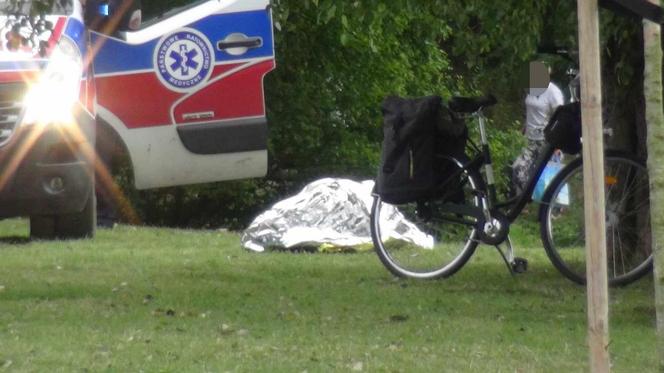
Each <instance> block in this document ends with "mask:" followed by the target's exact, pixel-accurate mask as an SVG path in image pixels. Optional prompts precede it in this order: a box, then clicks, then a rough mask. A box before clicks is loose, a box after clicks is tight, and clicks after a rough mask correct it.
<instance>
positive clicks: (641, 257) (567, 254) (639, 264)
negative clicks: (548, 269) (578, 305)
mask: <svg viewBox="0 0 664 373" xmlns="http://www.w3.org/2000/svg"><path fill="white" fill-rule="evenodd" d="M582 171H583V165H582V160H581V158H577V159H575V160H574V161H573V162H572V163H570V164H569V165H567V166H566V167H565V168H564V169H563V170H562V171H561V172H560V173H559V174H558V175H556V177H555V178H554V179H553V180H552V182H551V186H550V187H549V188H548V189H547V191H546V192H545V194H544V197H543V198H542V205H541V207H540V229H541V236H542V241H543V243H544V248H545V250H546V253H547V255H548V256H549V259H551V262H552V263H553V265H554V266H555V267H556V268H557V269H558V270H559V271H560V272H561V273H562V274H563V275H565V276H566V277H568V278H569V279H570V280H572V281H574V282H576V283H579V284H585V282H586V251H585V248H586V244H585V215H584V195H583V172H582ZM604 173H605V176H604V188H605V192H604V193H605V205H606V216H605V222H606V241H607V245H606V250H607V253H606V254H607V269H608V276H609V285H611V286H621V285H627V284H629V283H631V282H633V281H636V280H638V279H639V278H641V277H643V276H644V275H645V274H646V273H648V272H649V271H651V270H652V243H651V241H650V203H649V185H648V173H647V170H646V167H645V166H644V164H643V162H641V161H639V160H637V159H636V158H634V157H632V156H629V155H626V154H622V153H615V152H607V154H606V156H605V163H604Z"/></svg>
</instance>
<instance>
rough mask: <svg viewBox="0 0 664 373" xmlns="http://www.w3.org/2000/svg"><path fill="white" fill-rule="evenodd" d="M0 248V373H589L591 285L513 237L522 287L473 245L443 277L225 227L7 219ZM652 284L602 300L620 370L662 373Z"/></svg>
mask: <svg viewBox="0 0 664 373" xmlns="http://www.w3.org/2000/svg"><path fill="white" fill-rule="evenodd" d="M0 236H2V237H5V238H3V239H2V240H0V255H1V257H2V262H0V263H1V264H0V371H11V372H13V371H17V372H22V371H27V372H30V371H34V372H45V371H49V372H53V371H63V372H71V371H92V372H97V371H117V372H130V371H131V372H138V371H146V372H155V371H156V372H162V371H163V372H185V371H192V372H206V371H209V372H224V371H231V372H235V371H238V372H304V371H307V372H328V371H368V372H373V371H388V372H562V371H565V372H582V371H586V370H587V368H588V363H587V360H588V358H587V349H586V344H585V340H586V323H585V320H586V314H585V292H584V290H585V289H584V288H582V287H579V286H577V285H574V284H572V283H571V282H570V281H568V280H566V279H565V278H563V277H562V276H560V275H559V274H558V273H557V272H556V271H555V270H554V269H553V267H552V266H551V264H550V263H549V262H548V260H547V259H546V256H545V254H544V251H543V250H542V249H541V248H540V247H539V246H538V245H537V241H536V240H533V242H528V241H530V240H521V241H522V242H519V240H516V245H517V246H520V248H519V254H520V255H521V256H525V257H527V258H528V259H529V260H530V271H529V272H528V273H525V274H523V275H519V276H517V277H511V276H510V275H509V274H508V273H507V271H506V269H505V267H504V265H503V264H502V262H501V259H500V257H499V256H498V255H497V253H496V252H495V251H494V250H493V249H491V248H489V247H486V246H483V247H480V248H479V249H478V253H477V254H476V256H475V257H474V258H472V259H471V261H470V262H469V264H468V265H467V266H466V267H465V268H463V269H462V270H461V271H460V272H459V273H458V274H457V275H456V276H454V277H452V278H450V279H447V280H444V281H405V280H396V279H394V278H393V277H391V275H390V274H389V273H388V272H387V271H386V270H385V269H384V268H382V267H381V264H380V262H379V261H378V259H377V257H376V256H375V254H373V253H362V254H302V253H300V254H290V253H267V254H254V253H249V252H246V251H244V250H243V249H241V247H240V244H239V236H238V235H237V234H233V233H226V232H221V231H186V230H173V229H156V228H135V227H128V226H119V227H116V228H115V229H112V230H108V229H104V230H100V231H99V232H98V236H97V238H95V239H94V240H87V241H70V242H29V241H28V240H27V238H25V237H27V224H26V223H25V221H22V220H7V221H2V222H0ZM524 242H525V243H524ZM522 246H529V247H532V248H523V247H522ZM652 288H653V285H652V279H651V278H647V279H643V280H641V281H639V282H637V283H636V284H634V285H632V286H629V287H627V288H623V289H612V290H611V302H610V305H611V345H610V350H611V357H612V361H613V369H614V371H615V372H652V371H655V370H656V359H655V358H656V355H655V354H656V352H655V324H654V322H655V311H654V301H653V290H652Z"/></svg>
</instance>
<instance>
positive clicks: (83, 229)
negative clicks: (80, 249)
mask: <svg viewBox="0 0 664 373" xmlns="http://www.w3.org/2000/svg"><path fill="white" fill-rule="evenodd" d="M96 205H97V199H96V197H95V193H94V191H93V192H91V193H90V194H89V197H88V201H87V202H86V203H85V207H83V210H82V211H80V212H77V213H73V214H60V215H44V216H31V217H30V238H32V239H42V240H52V239H81V238H92V237H94V235H95V229H96V226H97V213H96Z"/></svg>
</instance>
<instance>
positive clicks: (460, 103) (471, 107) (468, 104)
mask: <svg viewBox="0 0 664 373" xmlns="http://www.w3.org/2000/svg"><path fill="white" fill-rule="evenodd" d="M496 103H498V100H496V98H495V97H494V96H493V95H491V94H490V95H487V96H483V97H452V99H451V100H450V101H449V103H448V105H449V107H450V110H452V111H456V112H457V113H474V112H476V111H478V110H479V109H482V108H485V107H489V106H493V105H495V104H496Z"/></svg>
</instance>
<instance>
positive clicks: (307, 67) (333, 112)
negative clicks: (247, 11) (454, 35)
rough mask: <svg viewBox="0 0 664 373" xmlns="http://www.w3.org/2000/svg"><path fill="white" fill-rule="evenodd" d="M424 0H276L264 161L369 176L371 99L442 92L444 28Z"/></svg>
mask: <svg viewBox="0 0 664 373" xmlns="http://www.w3.org/2000/svg"><path fill="white" fill-rule="evenodd" d="M431 10H432V7H431V5H430V4H422V3H421V2H415V1H407V0H400V1H393V2H389V3H380V4H378V5H375V4H373V3H362V2H345V1H333V0H320V1H309V0H307V1H284V0H281V1H278V2H276V3H275V7H274V17H275V22H276V29H277V31H276V41H275V43H276V46H277V70H276V71H275V72H273V73H271V74H270V75H269V76H268V78H267V80H266V90H267V105H268V117H269V119H270V124H271V132H270V139H271V150H272V154H273V166H274V167H276V168H277V169H295V170H298V172H297V174H298V176H297V177H298V178H299V179H300V180H306V179H311V178H314V177H318V176H322V175H326V174H327V175H349V174H350V175H361V176H362V177H373V174H374V172H375V168H376V166H377V161H378V153H379V142H380V138H381V130H380V122H381V116H380V102H381V101H382V99H383V98H384V97H385V96H387V95H391V94H400V95H411V96H416V95H418V96H419V95H426V94H440V95H443V96H449V95H450V92H451V90H452V87H454V84H455V79H454V76H453V74H452V72H451V69H450V66H449V60H448V58H447V55H446V53H445V52H444V51H443V50H441V49H440V48H439V45H440V43H441V42H442V41H443V40H445V38H447V37H448V36H449V34H450V32H451V30H450V29H449V27H447V25H446V23H445V22H444V21H442V20H441V19H439V18H437V17H435V16H433V14H432V13H431Z"/></svg>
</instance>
